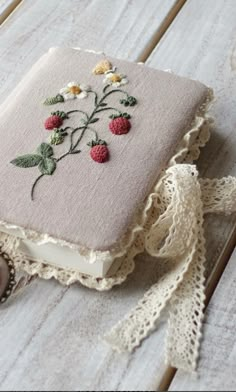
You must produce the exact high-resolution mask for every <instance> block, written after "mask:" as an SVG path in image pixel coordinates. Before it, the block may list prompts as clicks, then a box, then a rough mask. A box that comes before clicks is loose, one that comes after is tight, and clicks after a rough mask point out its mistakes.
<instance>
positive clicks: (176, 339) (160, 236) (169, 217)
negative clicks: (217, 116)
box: [105, 164, 236, 371]
mask: <svg viewBox="0 0 236 392" xmlns="http://www.w3.org/2000/svg"><path fill="white" fill-rule="evenodd" d="M153 197H154V200H153V201H154V207H155V208H156V209H158V210H159V211H160V212H161V213H160V214H159V215H158V218H157V219H156V221H154V222H153V224H152V226H151V229H150V230H149V231H148V233H147V234H146V236H145V249H146V251H147V252H148V253H149V254H150V255H152V256H154V257H156V258H157V259H158V262H159V263H160V268H161V269H162V270H164V271H165V273H163V274H162V277H161V278H160V280H159V281H158V282H157V283H156V284H155V285H153V286H152V287H151V288H150V290H149V291H147V292H146V294H145V295H144V297H143V299H142V300H141V301H140V302H139V303H138V305H137V307H136V308H135V309H133V310H132V311H131V313H130V314H129V315H128V316H126V317H125V319H124V320H123V321H121V322H119V323H118V324H117V325H116V326H115V327H114V328H113V329H112V330H111V331H110V332H109V333H108V334H107V335H106V337H105V339H106V340H107V341H108V342H109V343H110V344H111V345H112V347H113V348H114V349H116V350H117V351H119V352H123V351H129V352H131V351H133V350H134V349H135V348H136V347H137V346H139V345H140V343H141V341H142V340H143V339H144V338H145V337H147V336H148V335H150V333H151V332H152V331H154V330H155V329H156V327H157V322H158V320H159V318H160V315H161V312H162V311H163V309H164V308H166V307H167V305H168V309H169V323H168V338H167V344H166V360H167V363H168V364H169V365H171V366H173V367H176V368H181V369H184V370H187V371H193V370H195V369H196V366H197V360H198V354H199V346H200V339H201V328H202V322H203V311H204V301H205V294H204V292H205V278H204V271H205V261H206V259H205V239H204V232H203V215H204V214H205V213H220V212H221V213H225V214H230V213H232V212H234V211H236V179H235V178H233V177H226V178H222V179H220V180H217V179H214V180H209V179H198V171H197V169H196V167H195V166H193V165H188V164H179V165H175V166H172V167H170V168H169V169H168V170H167V171H166V174H165V175H164V176H163V178H162V181H160V186H159V189H158V190H157V192H156V193H155V194H154V196H153Z"/></svg>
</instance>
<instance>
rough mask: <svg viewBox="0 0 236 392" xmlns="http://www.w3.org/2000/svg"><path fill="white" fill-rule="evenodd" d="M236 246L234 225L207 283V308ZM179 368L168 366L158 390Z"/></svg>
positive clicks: (167, 382) (164, 386)
mask: <svg viewBox="0 0 236 392" xmlns="http://www.w3.org/2000/svg"><path fill="white" fill-rule="evenodd" d="M235 246H236V226H234V228H233V230H232V231H231V233H230V235H229V238H228V241H227V242H226V244H225V246H224V248H223V249H222V251H221V253H220V256H219V258H218V262H217V263H216V266H215V268H214V269H213V271H212V273H211V275H210V276H209V278H208V280H207V283H206V301H205V309H206V307H207V306H208V305H209V302H210V300H211V298H212V296H213V294H214V292H215V290H216V288H217V286H218V283H219V281H220V279H221V276H222V275H223V273H224V271H225V268H226V267H227V264H228V262H229V260H230V257H231V255H232V253H233V251H234V248H235ZM176 372H177V369H175V368H172V367H168V368H167V369H166V372H165V374H164V376H163V378H162V380H161V383H160V385H159V387H158V391H160V392H164V391H168V390H169V387H170V385H171V383H172V381H173V379H174V377H175V375H176Z"/></svg>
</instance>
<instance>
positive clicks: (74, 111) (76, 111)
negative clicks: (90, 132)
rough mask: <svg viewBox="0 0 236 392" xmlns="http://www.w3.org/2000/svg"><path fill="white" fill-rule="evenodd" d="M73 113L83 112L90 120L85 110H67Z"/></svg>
mask: <svg viewBox="0 0 236 392" xmlns="http://www.w3.org/2000/svg"><path fill="white" fill-rule="evenodd" d="M72 113H82V114H84V115H85V116H86V118H87V120H88V115H87V113H86V112H84V111H83V110H71V111H70V112H67V113H66V114H72Z"/></svg>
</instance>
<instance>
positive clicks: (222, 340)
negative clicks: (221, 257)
mask: <svg viewBox="0 0 236 392" xmlns="http://www.w3.org/2000/svg"><path fill="white" fill-rule="evenodd" d="M235 267H236V251H234V253H233V255H232V257H231V259H230V262H229V264H228V266H227V268H226V270H225V272H224V274H223V276H222V278H221V280H220V283H219V285H218V287H217V289H216V291H215V293H214V296H213V298H212V300H211V302H210V304H209V306H208V309H207V314H206V321H205V325H204V328H205V334H204V339H203V344H202V349H201V359H200V363H199V377H198V378H196V377H191V376H186V374H183V373H182V372H178V374H177V376H176V377H175V379H174V380H173V383H172V384H171V388H170V390H171V391H206V390H211V391H235V389H236V379H235V363H236V342H235V325H236V298H235V295H234V293H235V290H236V268H235Z"/></svg>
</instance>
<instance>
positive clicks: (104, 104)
mask: <svg viewBox="0 0 236 392" xmlns="http://www.w3.org/2000/svg"><path fill="white" fill-rule="evenodd" d="M99 106H102V107H104V106H107V103H105V102H102V103H100V105H99Z"/></svg>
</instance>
